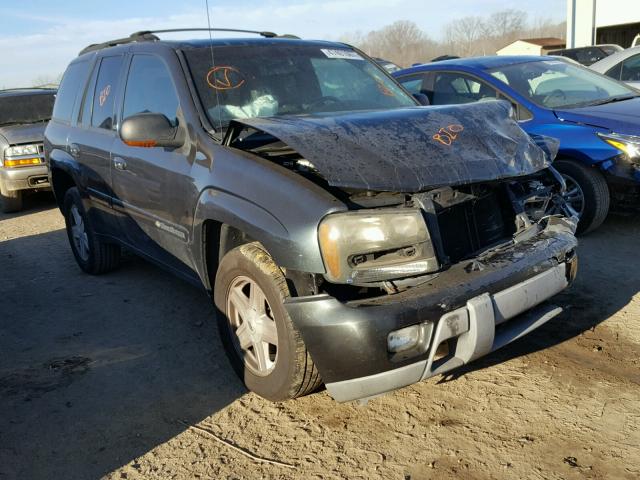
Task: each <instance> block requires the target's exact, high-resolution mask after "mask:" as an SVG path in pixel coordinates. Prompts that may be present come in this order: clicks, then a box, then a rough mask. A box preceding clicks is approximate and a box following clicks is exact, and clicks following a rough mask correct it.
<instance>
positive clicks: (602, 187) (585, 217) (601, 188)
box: [553, 159, 611, 234]
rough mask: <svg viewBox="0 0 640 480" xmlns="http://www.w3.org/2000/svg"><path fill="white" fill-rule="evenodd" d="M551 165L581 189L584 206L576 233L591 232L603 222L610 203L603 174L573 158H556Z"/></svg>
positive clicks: (607, 187)
mask: <svg viewBox="0 0 640 480" xmlns="http://www.w3.org/2000/svg"><path fill="white" fill-rule="evenodd" d="M553 166H554V167H555V168H556V169H557V170H558V171H559V172H560V173H561V174H562V175H563V176H564V177H565V178H566V179H567V180H568V181H569V182H571V181H572V182H575V184H577V185H578V186H579V187H580V189H581V190H582V194H583V198H584V208H583V211H582V215H581V216H580V221H579V222H578V229H577V232H576V233H577V234H586V233H589V232H592V231H593V230H595V229H596V228H598V227H599V226H600V225H602V222H604V220H605V218H607V214H608V213H609V206H610V203H611V199H610V195H609V186H608V185H607V181H606V180H605V178H604V176H603V175H602V174H601V173H600V172H599V171H597V170H596V169H595V168H593V167H587V166H585V165H582V164H580V163H578V162H575V161H573V160H565V159H560V160H556V161H555V162H554V164H553Z"/></svg>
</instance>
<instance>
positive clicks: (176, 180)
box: [111, 53, 195, 276]
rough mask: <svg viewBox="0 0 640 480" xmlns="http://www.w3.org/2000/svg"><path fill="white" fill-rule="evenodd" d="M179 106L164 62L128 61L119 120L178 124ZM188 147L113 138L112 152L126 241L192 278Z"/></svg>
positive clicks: (140, 57) (146, 57)
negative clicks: (156, 116)
mask: <svg viewBox="0 0 640 480" xmlns="http://www.w3.org/2000/svg"><path fill="white" fill-rule="evenodd" d="M179 111H180V101H179V99H178V95H177V93H176V88H175V85H174V82H173V79H172V76H171V74H170V71H169V68H168V66H167V64H166V63H165V61H164V59H163V58H162V57H160V56H157V55H153V54H146V53H145V54H136V55H133V56H132V57H131V61H130V64H129V68H128V73H127V80H126V85H125V91H124V98H123V104H122V115H121V116H120V118H122V119H123V120H124V119H126V118H127V117H129V116H131V115H135V114H137V113H143V112H151V113H161V114H163V115H165V116H166V117H167V119H168V120H169V121H170V122H171V124H172V125H174V126H177V125H178V124H179V120H178V117H179ZM187 145H188V142H186V143H185V146H183V147H180V148H163V147H140V146H130V145H127V144H126V143H124V142H123V141H122V139H121V138H120V137H119V136H118V137H117V138H116V139H115V141H114V143H113V147H112V150H111V179H112V185H113V191H114V200H113V203H114V208H115V209H116V211H118V212H119V213H120V222H121V226H122V230H123V231H124V232H125V236H126V241H127V243H129V244H130V245H131V246H132V247H133V248H135V249H136V250H138V252H139V253H142V254H144V255H146V256H149V257H151V258H152V259H154V260H156V261H158V262H160V263H162V264H164V265H165V266H167V267H168V268H170V269H171V270H174V271H175V272H176V273H179V274H180V273H182V274H187V275H188V276H192V274H193V271H192V269H191V263H192V262H191V259H190V255H189V249H188V245H189V242H190V241H191V224H192V219H193V214H194V212H193V209H194V208H195V201H193V200H192V199H193V197H194V195H193V192H192V190H193V189H194V186H193V184H192V182H191V176H190V174H191V163H190V162H189V160H188V157H187V152H188V151H189V148H188V146H187Z"/></svg>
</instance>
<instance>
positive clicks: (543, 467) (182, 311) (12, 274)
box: [0, 196, 640, 480]
mask: <svg viewBox="0 0 640 480" xmlns="http://www.w3.org/2000/svg"><path fill="white" fill-rule="evenodd" d="M639 245H640V218H631V217H612V218H610V219H609V220H608V221H607V222H606V223H605V225H604V226H603V227H602V228H601V229H600V230H598V231H597V232H595V233H593V234H591V235H589V236H587V237H586V238H583V239H582V241H581V246H580V250H579V253H580V257H581V258H580V262H581V271H580V273H579V279H578V281H577V283H576V284H575V285H574V286H573V287H572V288H571V289H570V290H569V291H567V292H565V293H563V294H561V295H560V297H559V298H558V302H559V303H560V304H562V305H563V306H565V307H566V309H567V310H566V311H565V313H563V314H562V316H561V317H560V318H557V319H554V320H553V321H552V322H550V323H549V324H546V325H545V326H544V327H542V328H540V329H539V330H537V331H536V332H534V333H533V334H531V335H529V336H528V337H526V338H525V339H522V340H520V341H518V342H516V343H515V344H512V345H510V346H508V347H505V348H504V349H503V350H502V351H499V352H496V353H495V354H492V355H490V356H488V357H486V358H485V359H482V360H480V361H478V362H476V363H474V364H472V365H470V366H468V367H467V368H465V369H464V370H462V371H460V372H457V373H456V374H455V375H452V376H449V377H447V378H442V377H439V378H433V379H430V380H428V381H426V382H423V383H421V384H417V385H413V386H411V387H408V388H405V389H403V390H400V391H397V392H394V393H391V394H388V395H385V396H382V397H380V398H377V399H374V400H372V401H370V402H369V403H368V405H366V406H361V405H358V404H338V403H335V402H334V401H333V400H332V399H331V398H330V397H329V396H328V395H327V393H326V392H320V393H316V394H314V395H311V396H308V397H305V398H302V399H299V400H296V401H291V402H287V403H283V404H272V403H269V402H267V401H264V400H262V399H260V398H259V397H257V396H255V395H253V394H250V393H247V391H246V390H245V389H244V387H243V386H242V384H241V383H240V382H239V381H238V380H237V379H236V377H235V376H234V374H233V373H232V371H231V368H230V366H229V364H228V362H227V359H226V357H225V355H224V352H223V350H222V347H221V345H220V341H219V338H218V333H217V331H216V328H215V325H214V322H213V315H214V314H213V309H212V307H211V306H210V304H209V301H208V299H207V297H206V296H205V295H204V294H203V293H202V292H200V291H198V290H197V289H194V288H193V287H191V286H190V285H188V284H186V283H183V282H182V281H181V280H178V279H176V278H174V277H172V276H171V275H169V274H167V273H165V272H163V271H161V270H159V269H158V268H156V267H154V266H152V265H150V264H147V263H145V262H144V261H142V260H139V259H137V258H134V257H127V258H126V260H125V262H124V263H123V265H122V267H121V268H120V269H119V270H118V271H117V272H114V273H112V274H109V275H106V276H103V277H90V276H87V275H84V274H82V273H81V272H80V270H79V269H78V267H77V266H76V265H75V263H74V261H73V258H72V255H71V251H70V249H69V247H68V245H67V239H66V235H65V232H64V230H63V221H62V218H61V216H60V214H59V213H58V211H57V210H56V209H54V207H53V203H52V200H51V198H50V197H48V196H40V197H39V198H33V199H32V200H31V202H30V205H29V209H28V210H27V211H25V212H22V213H20V214H13V215H1V214H0V294H1V296H0V480H6V479H21V480H23V479H97V478H103V477H104V478H107V479H122V478H126V479H143V478H144V479H147V478H150V479H156V478H157V479H170V478H171V479H194V478H210V479H222V478H238V479H241V478H305V479H307V478H310V479H312V478H349V479H357V478H384V479H399V480H403V479H411V480H420V479H442V478H444V479H447V478H451V479H454V478H455V479H502V478H507V479H512V478H513V479H523V478H539V479H556V478H557V479H561V478H562V479H583V478H594V479H605V478H606V479H626V478H628V479H637V478H640V386H639V384H640V293H639V292H640V263H639V262H638V248H639ZM194 427H200V428H201V429H204V430H206V431H208V432H211V433H213V434H215V435H216V436H217V438H218V439H222V440H224V441H226V442H229V443H230V444H232V445H233V446H235V447H237V448H238V449H241V450H242V451H244V452H245V453H250V454H252V455H255V456H258V457H261V458H264V459H270V460H273V461H277V462H282V463H285V464H288V465H289V466H286V465H275V464H271V463H266V462H260V461H257V460H254V459H251V458H249V457H248V456H247V455H245V454H244V453H241V452H240V451H238V450H235V449H233V448H232V447H230V446H228V445H226V444H223V443H221V442H220V441H218V440H216V438H215V437H213V436H211V435H210V434H209V433H206V431H204V430H200V429H197V428H194Z"/></svg>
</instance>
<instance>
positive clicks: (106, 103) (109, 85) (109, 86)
mask: <svg viewBox="0 0 640 480" xmlns="http://www.w3.org/2000/svg"><path fill="white" fill-rule="evenodd" d="M121 66H122V57H121V56H119V57H105V58H103V59H102V61H101V62H100V70H99V71H98V80H97V82H96V88H95V91H94V95H93V114H92V116H91V126H92V127H97V128H105V129H107V130H111V129H112V128H113V127H114V125H113V106H114V99H115V96H116V88H118V79H119V78H120V67H121Z"/></svg>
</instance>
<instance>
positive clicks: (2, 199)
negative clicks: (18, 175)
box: [0, 190, 22, 213]
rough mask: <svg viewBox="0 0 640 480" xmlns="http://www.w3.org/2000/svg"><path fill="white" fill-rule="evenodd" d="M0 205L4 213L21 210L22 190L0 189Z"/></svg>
mask: <svg viewBox="0 0 640 480" xmlns="http://www.w3.org/2000/svg"><path fill="white" fill-rule="evenodd" d="M0 206H1V207H2V211H3V212H4V213H13V212H19V211H20V210H22V191H21V190H13V191H8V192H2V191H0Z"/></svg>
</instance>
